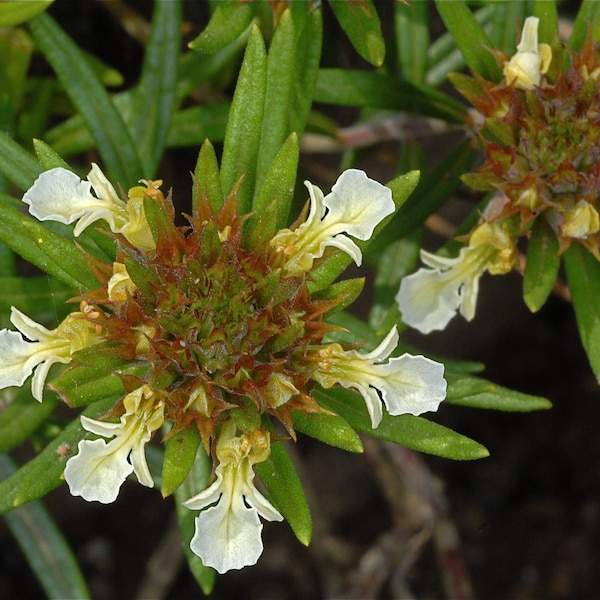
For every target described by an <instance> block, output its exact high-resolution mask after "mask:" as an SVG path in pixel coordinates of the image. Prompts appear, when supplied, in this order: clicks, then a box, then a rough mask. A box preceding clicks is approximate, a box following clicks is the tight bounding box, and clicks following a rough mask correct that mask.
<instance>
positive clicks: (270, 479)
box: [256, 442, 312, 546]
mask: <svg viewBox="0 0 600 600" xmlns="http://www.w3.org/2000/svg"><path fill="white" fill-rule="evenodd" d="M256 473H257V474H258V476H259V477H260V480H261V481H262V482H263V483H264V485H265V487H266V488H267V490H268V492H269V494H271V497H272V498H273V501H274V503H275V506H276V507H277V508H278V509H279V511H280V512H281V514H282V515H283V516H284V517H285V520H286V521H287V522H288V523H289V525H290V527H291V528H292V531H293V532H294V533H295V534H296V537H297V538H298V541H300V542H301V543H302V544H304V545H305V546H308V544H309V543H310V538H311V536H312V519H311V516H310V509H309V508H308V504H307V502H306V497H305V495H304V490H303V488H302V483H301V482H300V479H299V478H298V474H297V473H296V469H295V468H294V465H293V464H292V461H291V459H290V457H289V456H288V453H287V452H286V450H285V448H284V446H283V443H282V442H275V443H274V444H271V454H270V456H269V458H268V459H267V460H266V461H264V462H261V463H258V464H257V465H256Z"/></svg>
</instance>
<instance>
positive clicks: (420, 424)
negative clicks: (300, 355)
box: [313, 388, 489, 460]
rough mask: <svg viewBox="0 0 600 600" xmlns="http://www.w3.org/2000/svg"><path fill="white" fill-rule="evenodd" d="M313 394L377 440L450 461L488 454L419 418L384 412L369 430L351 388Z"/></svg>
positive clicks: (363, 409) (362, 405) (366, 417)
mask: <svg viewBox="0 0 600 600" xmlns="http://www.w3.org/2000/svg"><path fill="white" fill-rule="evenodd" d="M313 395H314V396H315V398H316V399H317V401H318V402H319V404H320V405H321V406H323V407H324V408H326V409H328V410H331V411H333V412H335V413H336V414H339V415H340V416H341V417H343V418H344V419H346V421H348V423H349V424H350V426H351V427H353V428H354V429H356V430H357V431H359V432H361V433H366V434H367V435H370V436H372V437H375V438H378V439H380V440H385V441H387V442H394V443H395V444H401V445H402V446H406V447H407V448H411V449H412V450H417V451H419V452H425V453H427V454H433V455H435V456H441V457H443V458H451V459H453V460H475V459H479V458H485V457H486V456H489V452H488V451H487V450H486V448H485V447H483V446H482V445H481V444H479V443H477V442H475V441H474V440H472V439H470V438H468V437H465V436H463V435H460V434H459V433H456V432H455V431H452V430H451V429H448V428H447V427H444V426H443V425H438V424H437V423H433V422H432V421H428V420H427V419H424V418H423V417H414V416H413V415H399V416H396V417H393V416H391V415H389V414H388V413H386V412H385V411H384V414H383V419H382V421H381V423H380V424H379V426H378V427H377V428H376V429H373V428H372V427H371V421H370V418H369V415H368V413H367V409H366V406H365V403H364V400H363V399H362V397H361V396H360V395H359V394H357V393H354V392H352V391H349V390H345V389H341V388H332V389H330V390H322V389H318V390H315V391H314V393H313Z"/></svg>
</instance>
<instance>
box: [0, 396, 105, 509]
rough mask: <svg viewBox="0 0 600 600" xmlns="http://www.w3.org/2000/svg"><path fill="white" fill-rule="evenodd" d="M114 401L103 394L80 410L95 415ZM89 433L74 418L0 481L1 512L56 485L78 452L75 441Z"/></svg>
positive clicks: (42, 494) (40, 494)
mask: <svg viewBox="0 0 600 600" xmlns="http://www.w3.org/2000/svg"><path fill="white" fill-rule="evenodd" d="M113 404H114V399H113V398H105V399H104V400H101V401H100V402H96V403H95V404H92V405H91V406H89V407H88V408H87V409H86V410H85V411H84V412H83V414H84V415H86V416H88V417H90V418H97V417H99V416H100V415H102V414H104V413H105V412H106V411H107V410H109V409H110V408H111V407H112V405H113ZM90 435H91V434H89V433H87V432H86V431H85V430H84V429H83V427H82V426H81V424H80V422H79V419H75V420H74V421H73V422H72V423H70V424H69V425H67V427H65V428H64V429H63V430H62V431H61V433H60V434H59V435H57V436H56V438H55V439H54V440H53V441H52V442H51V443H50V444H48V446H46V448H44V450H42V452H40V453H39V454H38V455H37V456H36V457H35V458H33V459H32V460H30V461H29V462H28V463H26V464H24V465H23V466H22V467H21V468H20V469H19V470H18V471H17V472H16V473H15V474H14V475H11V476H10V477H9V478H8V479H6V480H5V481H3V482H2V483H0V514H2V513H6V512H8V511H9V510H12V509H13V508H16V507H17V506H21V505H22V504H26V503H27V502H31V501H32V500H37V499H38V498H41V497H42V496H45V495H46V494H47V493H48V492H50V491H51V490H53V489H54V488H56V487H58V486H59V485H60V484H61V483H62V479H61V476H62V473H63V471H64V469H65V463H66V461H67V460H68V459H69V458H70V457H71V456H74V455H75V454H76V453H77V443H78V442H79V440H81V439H84V438H85V437H88V436H90Z"/></svg>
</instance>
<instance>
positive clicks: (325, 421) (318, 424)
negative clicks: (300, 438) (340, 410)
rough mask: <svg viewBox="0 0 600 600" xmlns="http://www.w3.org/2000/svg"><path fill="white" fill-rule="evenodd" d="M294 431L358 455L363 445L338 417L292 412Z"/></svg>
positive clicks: (350, 428)
mask: <svg viewBox="0 0 600 600" xmlns="http://www.w3.org/2000/svg"><path fill="white" fill-rule="evenodd" d="M292 414H293V418H294V429H296V431H299V432H300V433H304V434H305V435H309V436H310V437H312V438H315V439H316V440H319V441H320V442H324V443H325V444H329V445H330V446H334V447H336V448H342V450H346V451H347V452H356V453H360V452H362V451H363V445H362V442H361V441H360V438H359V437H358V435H357V433H356V431H354V429H352V427H350V425H348V423H347V422H346V421H344V419H342V417H340V416H338V415H327V414H323V413H311V414H308V413H305V412H300V411H294V412H293V413H292Z"/></svg>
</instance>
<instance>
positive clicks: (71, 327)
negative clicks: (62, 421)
mask: <svg viewBox="0 0 600 600" xmlns="http://www.w3.org/2000/svg"><path fill="white" fill-rule="evenodd" d="M10 320H11V322H12V324H13V325H14V326H15V327H16V328H17V329H18V330H19V332H20V333H17V332H16V331H10V330H9V329H3V330H2V331H0V389H1V388H6V387H10V386H13V385H16V386H21V385H23V383H24V382H25V380H26V379H27V378H28V377H29V376H30V375H31V374H32V373H33V372H34V370H35V373H34V375H33V380H32V382H31V393H32V394H33V397H34V398H35V399H36V400H38V401H40V402H41V401H42V394H43V392H44V384H45V382H46V377H47V376H48V371H49V370H50V367H51V366H52V365H53V364H55V363H63V364H66V363H69V362H71V356H72V354H73V353H74V352H77V351H78V350H83V349H84V348H87V347H88V346H91V345H92V344H95V343H96V342H97V341H98V336H97V334H96V332H95V326H94V324H93V323H92V322H91V321H89V320H88V319H87V317H86V315H85V314H84V313H80V312H76V313H72V314H70V315H69V316H68V317H67V318H66V319H65V320H64V321H63V322H62V323H61V324H60V325H59V326H58V327H57V328H56V329H52V330H49V329H46V328H45V327H44V326H43V325H40V324H39V323H36V322H35V321H34V320H33V319H30V318H29V317H28V316H27V315H24V314H23V313H22V312H21V311H20V310H17V309H16V308H15V307H14V306H13V307H12V308H11V313H10ZM21 334H22V335H21ZM28 340H29V341H28Z"/></svg>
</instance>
